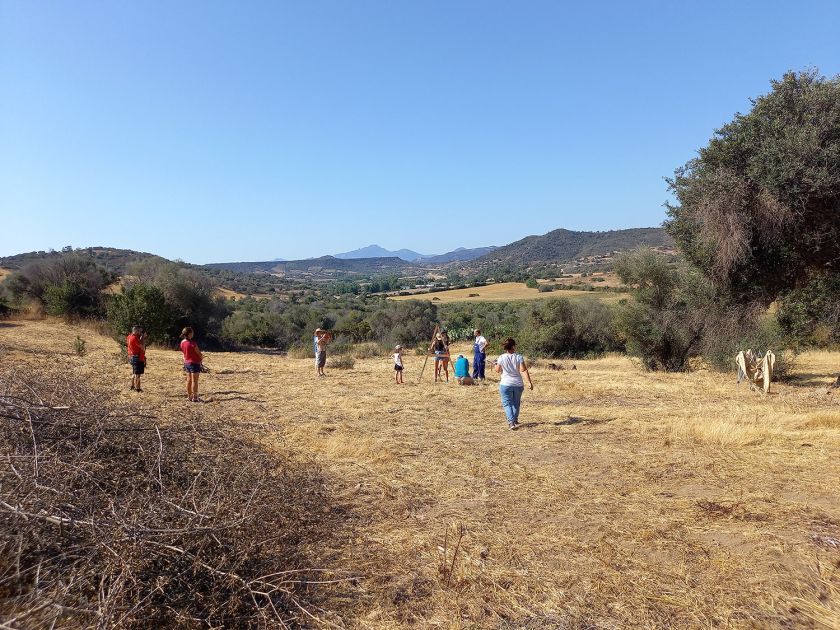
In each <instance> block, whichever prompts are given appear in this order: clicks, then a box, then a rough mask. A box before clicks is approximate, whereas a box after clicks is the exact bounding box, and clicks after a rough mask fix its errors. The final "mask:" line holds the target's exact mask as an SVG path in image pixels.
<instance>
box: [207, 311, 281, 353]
mask: <svg viewBox="0 0 840 630" xmlns="http://www.w3.org/2000/svg"><path fill="white" fill-rule="evenodd" d="M282 327H283V320H282V316H280V315H279V314H278V313H266V312H256V313H255V312H251V311H246V310H238V311H235V312H233V313H231V314H230V315H229V316H228V317H227V318H226V319H225V320H224V322H222V338H223V339H224V340H227V341H233V342H235V343H238V344H244V345H250V346H275V345H277V339H278V337H280V335H281V334H282V332H281V331H282Z"/></svg>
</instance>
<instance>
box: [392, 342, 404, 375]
mask: <svg viewBox="0 0 840 630" xmlns="http://www.w3.org/2000/svg"><path fill="white" fill-rule="evenodd" d="M402 373H403V360H402V346H396V347H395V348H394V382H395V383H397V384H400V383H402V382H403V374H402Z"/></svg>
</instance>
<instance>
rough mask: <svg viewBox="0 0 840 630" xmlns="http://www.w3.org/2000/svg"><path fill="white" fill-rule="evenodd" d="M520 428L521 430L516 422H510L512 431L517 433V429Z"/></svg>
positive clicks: (509, 425)
mask: <svg viewBox="0 0 840 630" xmlns="http://www.w3.org/2000/svg"><path fill="white" fill-rule="evenodd" d="M518 428H519V425H518V424H516V423H515V422H509V423H508V429H510V430H511V431H516V429H518Z"/></svg>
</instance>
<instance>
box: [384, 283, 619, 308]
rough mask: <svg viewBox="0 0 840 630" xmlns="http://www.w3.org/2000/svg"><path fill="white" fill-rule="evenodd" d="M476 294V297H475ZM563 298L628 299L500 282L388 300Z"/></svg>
mask: <svg viewBox="0 0 840 630" xmlns="http://www.w3.org/2000/svg"><path fill="white" fill-rule="evenodd" d="M476 294H477V295H476ZM556 297H565V298H569V299H575V298H582V297H594V298H596V299H598V300H604V301H606V302H618V301H619V300H620V299H621V298H626V297H628V295H627V294H625V293H602V292H600V291H575V290H566V291H551V292H548V293H540V292H539V290H537V289H529V288H528V287H526V286H525V285H524V284H523V283H521V282H500V283H498V284H489V285H487V286H484V287H472V288H469V289H451V290H449V291H436V292H435V293H419V294H417V295H398V296H393V297H390V298H388V299H390V300H428V301H433V302H436V303H438V302H439V303H441V304H446V303H448V302H509V301H512V300H540V299H547V298H556Z"/></svg>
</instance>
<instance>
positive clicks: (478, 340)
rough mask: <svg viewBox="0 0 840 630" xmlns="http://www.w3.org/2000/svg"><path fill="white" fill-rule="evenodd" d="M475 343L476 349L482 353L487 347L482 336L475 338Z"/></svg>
mask: <svg viewBox="0 0 840 630" xmlns="http://www.w3.org/2000/svg"><path fill="white" fill-rule="evenodd" d="M475 342H476V343H477V344H478V349H479V350H481V351H482V352H484V348H486V347H487V340H486V339H485V338H484V335H479V336H478V337H476V338H475Z"/></svg>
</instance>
